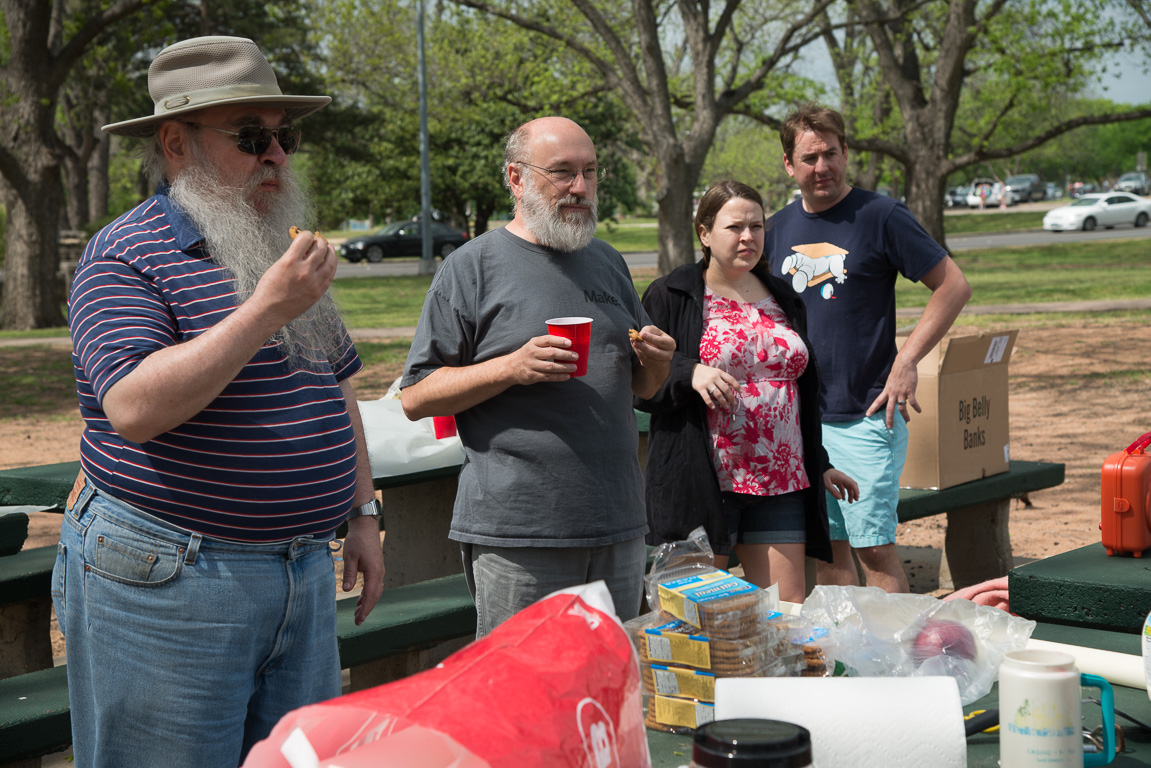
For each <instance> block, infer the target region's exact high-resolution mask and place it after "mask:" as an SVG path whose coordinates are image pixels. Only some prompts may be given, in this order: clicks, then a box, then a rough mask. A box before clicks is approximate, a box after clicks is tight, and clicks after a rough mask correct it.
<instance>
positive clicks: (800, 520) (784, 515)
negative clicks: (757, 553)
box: [722, 491, 807, 547]
mask: <svg viewBox="0 0 1151 768" xmlns="http://www.w3.org/2000/svg"><path fill="white" fill-rule="evenodd" d="M804 493H805V491H792V492H791V493H781V494H779V495H778V496H752V495H750V494H746V493H735V492H733V491H724V492H723V495H722V498H723V516H724V517H725V518H726V519H727V532H728V533H729V534H730V535H731V545H732V546H733V547H734V546H735V545H736V544H803V543H804V542H806V541H807V517H806V515H805V514H804V504H803V494H804Z"/></svg>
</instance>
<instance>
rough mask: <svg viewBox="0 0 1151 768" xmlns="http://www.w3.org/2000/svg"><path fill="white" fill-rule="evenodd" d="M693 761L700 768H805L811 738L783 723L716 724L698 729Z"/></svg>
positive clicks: (746, 720) (747, 720)
mask: <svg viewBox="0 0 1151 768" xmlns="http://www.w3.org/2000/svg"><path fill="white" fill-rule="evenodd" d="M693 742H694V743H693V745H692V751H691V761H692V764H693V765H697V766H699V768H729V767H730V768H752V767H753V766H754V768H804V767H805V766H808V765H811V734H810V733H809V732H808V730H807V729H806V728H804V727H802V726H799V725H795V724H794V723H785V722H782V721H780V720H754V719H751V718H739V719H733V720H716V721H714V722H711V723H708V724H706V725H701V726H700V727H699V728H696V729H695V737H694V739H693Z"/></svg>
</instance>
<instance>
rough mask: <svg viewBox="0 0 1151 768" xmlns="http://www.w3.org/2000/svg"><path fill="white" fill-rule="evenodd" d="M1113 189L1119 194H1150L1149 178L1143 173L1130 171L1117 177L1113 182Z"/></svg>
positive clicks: (1150, 183) (1150, 181)
mask: <svg viewBox="0 0 1151 768" xmlns="http://www.w3.org/2000/svg"><path fill="white" fill-rule="evenodd" d="M1115 189H1116V190H1117V191H1119V192H1130V193H1131V194H1133V195H1146V194H1147V193H1148V192H1151V178H1149V177H1148V176H1147V174H1146V173H1144V172H1143V171H1132V172H1131V173H1125V174H1123V175H1122V176H1120V177H1119V181H1117V182H1115Z"/></svg>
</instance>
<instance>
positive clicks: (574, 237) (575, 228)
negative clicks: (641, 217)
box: [519, 174, 599, 253]
mask: <svg viewBox="0 0 1151 768" xmlns="http://www.w3.org/2000/svg"><path fill="white" fill-rule="evenodd" d="M525 180H526V183H525V184H524V192H523V195H521V196H520V199H519V210H520V213H521V214H522V215H523V217H524V225H525V226H526V227H527V229H528V231H529V232H531V233H532V236H533V237H535V239H536V242H538V243H539V244H540V245H543V246H546V247H548V248H551V249H552V250H556V251H563V252H564V253H572V252H574V251H578V250H579V249H580V248H583V247H584V246H585V245H587V244H588V243H590V242H591V239H592V238H593V237H595V227H596V223H597V222H598V221H599V204H598V202H597V201H596V199H595V198H594V197H591V198H587V197H579V196H577V195H567V196H566V197H563V198H560V199H559V200H558V201H556V203H555V204H554V205H553V204H550V203H549V202H548V200H547V199H546V198H545V197H544V196H543V194H542V193H540V191H539V189H538V188H537V187H536V180H535V177H534V175H533V174H526V175H525ZM563 205H588V206H590V210H589V211H588V212H587V214H582V213H581V214H574V213H573V214H568V215H567V216H565V215H564V214H562V213H560V206H563Z"/></svg>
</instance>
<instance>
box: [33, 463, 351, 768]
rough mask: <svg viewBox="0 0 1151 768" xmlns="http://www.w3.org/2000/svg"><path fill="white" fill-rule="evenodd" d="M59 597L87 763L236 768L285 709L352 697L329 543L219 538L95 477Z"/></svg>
mask: <svg viewBox="0 0 1151 768" xmlns="http://www.w3.org/2000/svg"><path fill="white" fill-rule="evenodd" d="M52 601H53V604H54V606H55V609H56V615H57V618H58V619H59V623H60V629H61V631H62V632H63V633H64V636H65V643H66V646H67V653H68V699H69V703H70V705H71V710H72V739H73V751H74V754H75V757H76V765H83V766H86V767H91V768H101V767H104V766H106V767H107V768H134V767H135V766H140V768H143V767H144V766H159V765H172V766H177V765H179V766H191V765H204V766H208V765H211V766H236V765H239V764H240V763H241V762H242V761H243V759H244V755H246V754H247V751H248V749H249V748H251V746H252V745H253V744H255V742H256V741H259V740H260V739H263V738H265V737H266V736H267V735H268V733H269V732H270V731H271V729H272V727H273V726H274V725H275V724H276V723H277V722H278V721H279V719H280V718H281V717H282V716H283V715H284V714H286V713H287V712H289V711H291V710H293V709H296V708H297V707H301V706H304V705H306V704H312V703H315V702H318V701H323V700H325V699H329V698H332V697H334V696H338V695H339V694H340V660H339V652H338V649H337V646H336V580H335V576H334V571H333V565H332V555H331V552H330V551H329V543H328V542H327V541H319V540H316V539H312V538H299V539H293V540H291V541H287V542H282V543H277V544H254V545H249V544H240V543H234V542H227V541H223V540H219V539H212V538H210V537H207V536H200V535H199V534H194V533H191V532H190V531H187V530H183V529H180V528H177V527H175V526H172V525H170V524H168V523H165V522H163V521H161V520H158V519H157V518H155V517H152V516H151V515H148V514H147V513H145V512H143V511H141V510H138V509H136V508H134V507H132V506H130V505H128V504H126V503H124V502H122V501H119V500H117V499H115V498H112V497H110V496H108V495H106V494H103V493H100V492H97V491H96V490H95V488H94V487H93V486H92V484H91V483H90V482H89V483H88V484H87V486H86V487H85V488H84V490H83V492H81V494H80V496H79V497H78V498H77V500H76V501H75V503H74V504H73V505H72V506H71V507H70V508H69V509H68V510H67V511H66V512H65V514H64V522H63V524H62V526H61V531H60V545H59V550H58V552H57V557H56V565H55V567H54V569H53V572H52Z"/></svg>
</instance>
